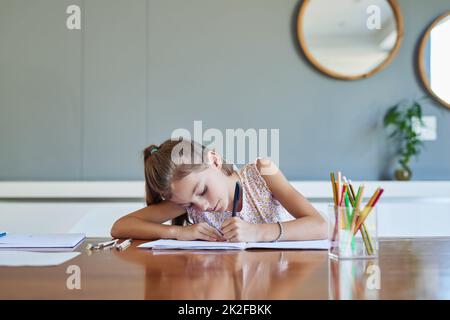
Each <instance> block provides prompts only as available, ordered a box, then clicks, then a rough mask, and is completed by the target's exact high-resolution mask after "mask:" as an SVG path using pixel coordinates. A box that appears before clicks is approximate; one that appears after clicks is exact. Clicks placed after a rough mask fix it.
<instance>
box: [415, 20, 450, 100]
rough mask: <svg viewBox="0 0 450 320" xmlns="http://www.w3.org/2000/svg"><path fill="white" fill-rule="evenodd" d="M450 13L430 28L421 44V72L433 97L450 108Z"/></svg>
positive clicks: (423, 80)
mask: <svg viewBox="0 0 450 320" xmlns="http://www.w3.org/2000/svg"><path fill="white" fill-rule="evenodd" d="M449 39H450V12H447V13H446V14H444V15H442V16H440V17H439V18H437V19H436V21H434V22H433V24H432V25H431V26H430V27H429V28H428V30H427V32H426V34H425V36H424V37H423V39H422V42H421V44H420V51H419V70H420V77H421V78H422V82H423V83H424V85H425V88H427V90H428V91H429V92H430V93H431V95H432V96H433V97H434V98H436V99H437V100H438V101H439V102H441V103H442V104H443V105H444V106H446V107H447V108H450V84H449V83H450V60H449V57H450V40H449Z"/></svg>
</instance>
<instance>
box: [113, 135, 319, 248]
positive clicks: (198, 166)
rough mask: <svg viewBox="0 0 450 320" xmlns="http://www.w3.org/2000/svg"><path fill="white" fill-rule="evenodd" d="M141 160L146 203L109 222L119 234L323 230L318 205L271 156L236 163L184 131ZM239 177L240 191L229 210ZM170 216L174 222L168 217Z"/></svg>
mask: <svg viewBox="0 0 450 320" xmlns="http://www.w3.org/2000/svg"><path fill="white" fill-rule="evenodd" d="M199 159H200V161H199ZM144 168H145V187H146V202H147V207H146V208H143V209H140V210H137V211H135V212H132V213H130V214H128V215H126V216H124V217H122V218H120V219H119V220H117V221H116V222H115V223H114V225H113V227H112V229H111V236H112V237H114V238H137V239H178V240H207V241H245V242H255V241H266V242H269V241H280V240H313V239H324V238H326V223H325V220H324V219H323V218H322V216H321V215H320V213H319V212H318V211H317V210H316V209H315V208H314V207H313V206H312V205H311V204H310V203H309V202H308V201H307V200H306V199H305V198H304V197H303V196H302V195H301V194H300V193H299V192H297V190H296V189H295V188H294V187H292V186H291V184H290V183H289V182H288V181H287V180H286V178H285V177H284V175H283V174H282V173H281V172H280V171H279V170H278V168H277V167H276V166H275V164H274V163H273V162H272V161H270V160H269V159H260V158H258V159H256V160H255V162H254V163H250V164H247V165H245V166H244V167H243V168H242V169H240V170H236V169H234V168H235V167H234V166H233V165H230V164H227V163H226V162H225V160H224V159H223V158H222V157H221V156H220V155H219V154H217V153H216V152H215V151H214V150H210V149H209V148H207V147H205V146H202V145H200V144H198V143H196V142H194V141H189V140H186V139H180V140H176V141H174V140H167V141H165V142H164V143H163V144H161V145H160V146H156V145H151V146H149V147H147V148H146V149H145V150H144ZM263 173H264V174H263ZM236 182H239V183H240V185H241V190H242V192H241V193H240V194H241V196H240V198H239V201H238V205H237V212H236V216H235V217H232V207H233V198H234V190H235V185H236ZM286 210H287V211H286ZM171 219H172V224H171V225H168V224H163V223H164V222H166V221H169V220H171ZM190 222H192V223H190Z"/></svg>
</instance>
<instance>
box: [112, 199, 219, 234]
mask: <svg viewBox="0 0 450 320" xmlns="http://www.w3.org/2000/svg"><path fill="white" fill-rule="evenodd" d="M184 213H186V208H184V207H182V206H179V205H177V204H176V203H173V202H171V201H162V202H160V203H157V204H152V205H149V206H148V207H145V208H143V209H140V210H137V211H134V212H132V213H130V214H128V215H126V216H124V217H122V218H120V219H119V220H117V221H116V222H115V223H114V224H113V226H112V228H111V236H112V237H113V238H133V239H146V240H151V239H178V240H206V241H218V240H223V239H222V235H221V234H219V233H218V231H217V230H216V229H215V228H213V227H211V226H210V225H208V224H207V223H206V222H202V223H197V224H193V225H190V226H174V225H165V224H162V223H164V222H166V221H169V220H171V219H173V218H176V217H178V216H180V215H182V214H184Z"/></svg>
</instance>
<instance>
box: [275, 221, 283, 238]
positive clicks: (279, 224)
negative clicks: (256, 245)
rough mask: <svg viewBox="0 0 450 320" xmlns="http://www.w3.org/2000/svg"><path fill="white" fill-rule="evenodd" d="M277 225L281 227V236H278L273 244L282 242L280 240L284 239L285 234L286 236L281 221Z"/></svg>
mask: <svg viewBox="0 0 450 320" xmlns="http://www.w3.org/2000/svg"><path fill="white" fill-rule="evenodd" d="M277 223H278V226H279V227H280V234H279V235H278V237H277V238H276V239H275V240H273V242H278V241H280V239H281V238H282V237H283V234H284V230H283V225H282V224H281V222H280V221H277Z"/></svg>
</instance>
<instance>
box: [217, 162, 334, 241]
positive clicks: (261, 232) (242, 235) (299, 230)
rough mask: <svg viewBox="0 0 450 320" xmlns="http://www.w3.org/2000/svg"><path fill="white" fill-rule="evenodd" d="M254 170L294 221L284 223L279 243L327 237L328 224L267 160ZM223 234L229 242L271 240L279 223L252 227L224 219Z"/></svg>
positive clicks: (258, 163) (252, 225) (240, 221)
mask: <svg viewBox="0 0 450 320" xmlns="http://www.w3.org/2000/svg"><path fill="white" fill-rule="evenodd" d="M256 165H257V168H258V170H259V172H260V173H264V172H265V173H270V174H265V175H264V174H261V176H262V177H263V179H264V180H265V181H266V184H267V186H268V188H269V189H270V191H271V193H272V195H273V196H274V197H275V198H276V199H277V200H278V201H279V202H280V203H281V205H282V206H283V207H284V208H285V209H286V210H287V211H288V212H289V213H290V214H291V215H293V216H294V217H295V218H296V219H295V220H292V221H287V222H283V231H284V233H283V236H282V238H281V240H318V239H326V238H327V223H326V221H325V219H324V218H323V217H322V216H321V215H320V213H319V212H318V211H317V210H316V209H315V208H314V207H313V206H312V205H311V204H310V203H309V202H308V200H307V199H306V198H305V197H304V196H302V195H301V194H300V193H299V192H298V191H297V190H296V189H295V188H294V187H293V186H292V185H291V184H290V183H289V181H287V179H286V178H285V177H284V175H283V173H281V171H280V170H279V169H278V168H277V167H276V166H275V164H274V163H273V162H272V161H271V160H269V159H258V161H257V163H256ZM222 233H223V234H224V237H225V238H226V239H228V240H229V241H265V242H268V241H274V240H275V239H277V238H278V236H279V234H280V226H279V225H278V223H264V224H252V223H248V222H245V221H243V220H241V219H239V218H237V217H234V218H230V219H227V220H225V222H224V223H223V225H222Z"/></svg>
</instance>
